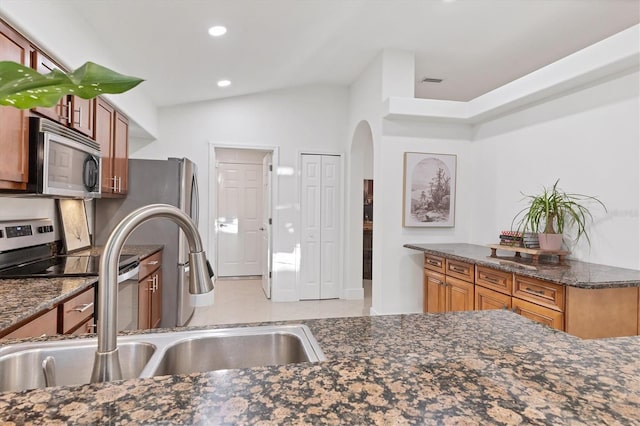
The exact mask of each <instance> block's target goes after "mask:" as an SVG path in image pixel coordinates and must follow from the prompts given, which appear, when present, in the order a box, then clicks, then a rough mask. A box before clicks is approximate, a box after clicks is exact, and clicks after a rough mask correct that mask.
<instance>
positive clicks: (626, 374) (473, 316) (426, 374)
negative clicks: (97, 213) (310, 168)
mask: <svg viewBox="0 0 640 426" xmlns="http://www.w3.org/2000/svg"><path fill="white" fill-rule="evenodd" d="M289 323H293V322H289ZM298 323H304V324H306V325H307V326H309V328H310V329H311V331H312V332H313V334H314V336H315V337H316V339H317V340H318V342H319V344H320V347H321V348H322V350H323V351H324V353H325V355H326V356H327V361H324V362H319V363H303V364H295V365H285V366H272V367H258V368H251V369H239V370H223V371H217V372H208V373H200V374H191V375H181V376H164V377H156V378H151V379H136V380H128V381H121V382H113V383H103V384H93V385H83V386H69V387H56V388H46V389H40V390H31V391H25V392H19V393H3V394H0V421H3V422H15V423H31V422H34V423H53V422H65V423H107V422H110V423H114V424H120V423H129V422H132V423H181V424H194V423H195V424H300V423H305V424H319V423H331V424H405V423H429V424H435V423H438V424H441V423H450V424H460V423H465V424H496V423H500V424H519V423H527V424H603V423H606V424H634V423H635V424H637V423H638V422H640V360H639V358H638V356H637V354H639V353H640V338H638V337H630V338H618V339H605V340H592V341H584V340H580V339H578V338H576V337H572V336H570V335H567V334H565V333H562V332H559V331H556V330H553V329H550V328H548V327H544V326H542V325H539V324H536V323H534V322H532V321H529V320H527V319H525V318H523V317H521V316H519V315H516V314H514V313H512V312H509V311H506V310H504V311H503V310H496V311H470V312H456V313H447V314H411V315H391V316H376V317H353V318H333V319H319V320H306V321H299V322H298ZM212 328H216V327H212Z"/></svg>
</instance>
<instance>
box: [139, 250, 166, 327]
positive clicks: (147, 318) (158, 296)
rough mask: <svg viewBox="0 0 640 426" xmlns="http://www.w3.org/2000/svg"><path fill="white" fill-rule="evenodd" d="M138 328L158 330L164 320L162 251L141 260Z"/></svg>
mask: <svg viewBox="0 0 640 426" xmlns="http://www.w3.org/2000/svg"><path fill="white" fill-rule="evenodd" d="M139 276H140V281H139V285H138V328H140V329H148V328H156V327H158V326H159V325H160V320H161V319H162V250H161V251H159V252H156V253H154V254H152V255H151V256H148V257H145V258H144V259H141V260H140V275H139Z"/></svg>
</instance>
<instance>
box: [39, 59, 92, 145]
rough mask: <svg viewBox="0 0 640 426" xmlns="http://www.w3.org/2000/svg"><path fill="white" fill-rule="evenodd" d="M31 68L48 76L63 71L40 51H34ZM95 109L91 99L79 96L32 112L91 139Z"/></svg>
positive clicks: (67, 98) (64, 99)
mask: <svg viewBox="0 0 640 426" xmlns="http://www.w3.org/2000/svg"><path fill="white" fill-rule="evenodd" d="M31 68H33V69H35V70H36V71H38V72H39V73H41V74H47V73H49V72H51V71H52V70H54V69H59V70H62V69H63V67H61V66H60V65H58V64H56V63H55V62H54V61H53V60H52V59H50V58H49V57H48V56H47V55H45V54H44V53H42V52H40V51H38V50H34V51H33V52H32V54H31ZM93 108H94V102H93V100H91V99H82V98H80V97H78V96H63V97H62V98H61V99H60V101H59V102H58V103H57V104H56V105H54V106H52V107H51V108H42V107H37V108H33V109H32V111H33V112H36V113H38V114H41V115H44V116H45V117H47V118H50V119H52V120H55V121H57V122H58V123H61V124H64V125H65V126H69V127H71V128H72V129H75V130H77V131H79V132H81V133H83V134H85V135H87V136H89V137H93V122H94V109H93Z"/></svg>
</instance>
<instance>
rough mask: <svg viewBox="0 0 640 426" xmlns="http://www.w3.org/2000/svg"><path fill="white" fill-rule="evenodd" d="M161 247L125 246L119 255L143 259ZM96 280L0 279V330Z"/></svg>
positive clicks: (95, 251)
mask: <svg viewBox="0 0 640 426" xmlns="http://www.w3.org/2000/svg"><path fill="white" fill-rule="evenodd" d="M162 248H163V246H162V245H131V246H124V247H123V249H122V254H131V255H137V256H138V257H141V258H142V257H145V256H148V255H150V254H153V253H155V252H157V251H159V250H161V249H162ZM101 252H102V247H93V248H90V249H87V250H83V251H79V252H76V253H74V254H78V255H95V256H98V255H100V254H101ZM97 281H98V277H96V276H92V277H63V278H3V279H0V300H1V301H2V303H0V331H2V330H5V329H7V328H9V327H12V326H14V325H16V324H18V323H20V322H22V321H24V320H27V319H29V318H31V317H33V316H36V315H38V314H40V313H43V312H46V311H47V310H49V309H51V308H52V307H53V306H55V305H56V304H57V303H58V302H60V301H62V300H64V299H67V298H69V297H72V296H74V295H76V294H79V293H81V292H82V291H84V290H86V289H87V288H89V287H91V286H92V285H93V284H95V283H96V282H97Z"/></svg>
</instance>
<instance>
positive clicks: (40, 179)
mask: <svg viewBox="0 0 640 426" xmlns="http://www.w3.org/2000/svg"><path fill="white" fill-rule="evenodd" d="M101 165H102V159H101V158H100V145H99V144H98V143H96V142H95V141H94V140H92V139H90V138H88V137H86V136H84V135H82V134H80V133H77V132H75V131H74V130H71V129H69V128H66V127H64V126H61V125H59V124H58V123H55V122H53V121H51V120H47V119H45V118H39V117H30V118H29V183H28V186H27V189H28V192H29V193H32V194H38V195H46V196H51V197H56V196H57V197H72V198H98V197H100V178H101V170H102V167H101Z"/></svg>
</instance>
